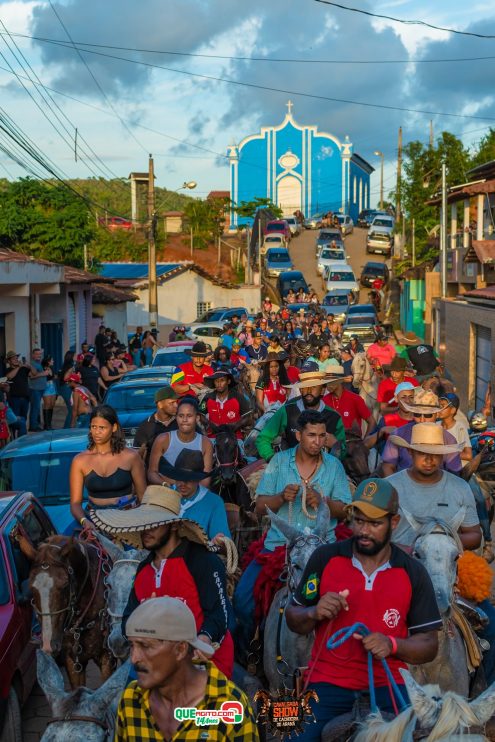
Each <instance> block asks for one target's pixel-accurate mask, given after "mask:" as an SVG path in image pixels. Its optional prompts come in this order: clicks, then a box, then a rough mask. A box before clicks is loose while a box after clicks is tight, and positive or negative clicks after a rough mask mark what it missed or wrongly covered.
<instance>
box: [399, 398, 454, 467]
mask: <svg viewBox="0 0 495 742" xmlns="http://www.w3.org/2000/svg"><path fill="white" fill-rule="evenodd" d="M404 406H405V405H404ZM443 433H444V430H443V428H442V426H441V425H437V424H436V423H416V425H413V427H412V432H411V442H410V443H409V442H408V441H406V440H405V439H404V438H401V436H400V435H391V436H390V438H389V441H390V442H391V443H394V444H395V445H396V446H400V447H401V448H408V449H410V450H411V451H419V452H420V453H433V454H437V455H439V456H444V455H446V454H449V453H460V452H461V451H462V449H463V448H464V444H463V443H445V441H444V437H443Z"/></svg>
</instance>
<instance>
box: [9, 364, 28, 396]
mask: <svg viewBox="0 0 495 742" xmlns="http://www.w3.org/2000/svg"><path fill="white" fill-rule="evenodd" d="M11 370H12V369H10V368H8V369H7V372H8V371H11ZM28 381H29V369H28V368H26V367H25V366H21V368H20V369H19V371H18V372H17V373H16V375H15V376H14V378H13V379H12V381H10V383H9V392H8V396H9V398H10V397H24V398H28V397H29V383H28Z"/></svg>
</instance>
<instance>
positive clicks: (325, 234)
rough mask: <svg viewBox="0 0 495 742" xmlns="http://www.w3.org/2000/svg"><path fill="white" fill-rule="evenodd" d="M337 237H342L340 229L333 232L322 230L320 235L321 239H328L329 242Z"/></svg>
mask: <svg viewBox="0 0 495 742" xmlns="http://www.w3.org/2000/svg"><path fill="white" fill-rule="evenodd" d="M336 237H339V238H340V232H339V231H338V229H337V230H334V231H333V232H320V234H319V236H318V239H319V240H328V241H329V242H331V241H332V240H334V239H335V238H336Z"/></svg>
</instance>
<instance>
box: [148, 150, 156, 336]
mask: <svg viewBox="0 0 495 742" xmlns="http://www.w3.org/2000/svg"><path fill="white" fill-rule="evenodd" d="M155 232H156V213H155V173H154V167H153V157H152V156H151V155H150V156H149V160H148V312H149V322H150V327H158V291H157V285H156V239H155V238H156V234H155Z"/></svg>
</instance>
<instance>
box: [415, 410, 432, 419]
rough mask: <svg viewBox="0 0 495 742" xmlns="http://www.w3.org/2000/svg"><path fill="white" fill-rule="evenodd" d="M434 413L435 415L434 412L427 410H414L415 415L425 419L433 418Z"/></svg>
mask: <svg viewBox="0 0 495 742" xmlns="http://www.w3.org/2000/svg"><path fill="white" fill-rule="evenodd" d="M433 415H434V413H433V412H428V413H425V412H413V417H424V418H425V420H431V418H432V417H433Z"/></svg>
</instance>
